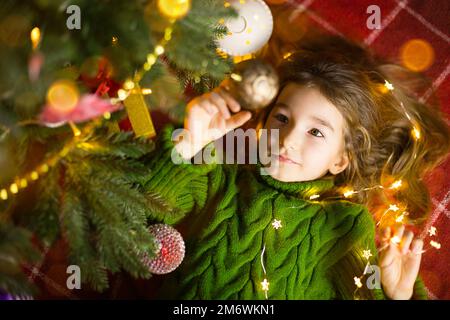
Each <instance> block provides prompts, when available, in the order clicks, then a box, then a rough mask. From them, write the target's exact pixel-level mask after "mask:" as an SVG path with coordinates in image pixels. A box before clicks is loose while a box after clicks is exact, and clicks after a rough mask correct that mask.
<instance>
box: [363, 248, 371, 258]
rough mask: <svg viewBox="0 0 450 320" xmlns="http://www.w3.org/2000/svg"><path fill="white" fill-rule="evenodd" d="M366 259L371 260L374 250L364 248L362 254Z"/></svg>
mask: <svg viewBox="0 0 450 320" xmlns="http://www.w3.org/2000/svg"><path fill="white" fill-rule="evenodd" d="M362 256H363V257H364V258H365V259H367V260H369V258H370V257H371V256H372V252H370V249H369V250H363V255H362Z"/></svg>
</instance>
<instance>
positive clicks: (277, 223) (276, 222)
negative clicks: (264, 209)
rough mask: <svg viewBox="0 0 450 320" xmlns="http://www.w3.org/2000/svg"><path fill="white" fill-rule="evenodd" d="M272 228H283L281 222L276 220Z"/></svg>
mask: <svg viewBox="0 0 450 320" xmlns="http://www.w3.org/2000/svg"><path fill="white" fill-rule="evenodd" d="M272 227H273V228H274V229H276V230H278V229H279V228H281V227H282V225H281V220H277V219H274V220H273V222H272Z"/></svg>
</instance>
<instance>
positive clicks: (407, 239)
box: [400, 230, 414, 254]
mask: <svg viewBox="0 0 450 320" xmlns="http://www.w3.org/2000/svg"><path fill="white" fill-rule="evenodd" d="M413 239H414V233H413V232H412V231H409V230H408V231H406V232H405V233H404V235H403V238H402V241H401V242H400V244H401V248H402V253H403V254H405V253H407V252H408V250H409V246H410V245H411V242H412V240H413Z"/></svg>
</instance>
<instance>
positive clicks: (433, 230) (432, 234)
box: [428, 226, 437, 237]
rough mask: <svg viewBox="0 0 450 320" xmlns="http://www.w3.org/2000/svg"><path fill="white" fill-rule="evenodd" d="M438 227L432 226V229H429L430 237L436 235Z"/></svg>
mask: <svg viewBox="0 0 450 320" xmlns="http://www.w3.org/2000/svg"><path fill="white" fill-rule="evenodd" d="M436 231H437V230H436V227H433V226H431V227H430V230H428V233H429V234H430V237H432V236H435V235H436Z"/></svg>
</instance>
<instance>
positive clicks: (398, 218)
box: [395, 213, 405, 223]
mask: <svg viewBox="0 0 450 320" xmlns="http://www.w3.org/2000/svg"><path fill="white" fill-rule="evenodd" d="M404 218H405V215H404V214H403V213H402V214H401V215H399V216H398V217H397V218H395V222H399V223H402V222H403V219H404Z"/></svg>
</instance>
